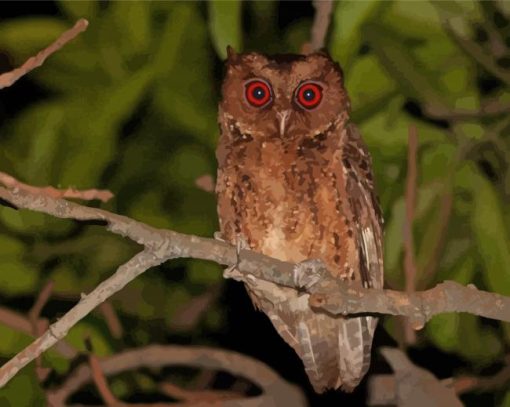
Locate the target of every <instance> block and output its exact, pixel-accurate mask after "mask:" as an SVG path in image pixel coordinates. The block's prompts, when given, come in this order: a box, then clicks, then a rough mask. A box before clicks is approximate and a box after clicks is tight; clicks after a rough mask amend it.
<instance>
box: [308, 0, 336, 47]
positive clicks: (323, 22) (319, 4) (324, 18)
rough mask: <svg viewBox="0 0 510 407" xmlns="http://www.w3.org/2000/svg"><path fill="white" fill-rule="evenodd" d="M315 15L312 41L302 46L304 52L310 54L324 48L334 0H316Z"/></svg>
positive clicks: (314, 4) (314, 2)
mask: <svg viewBox="0 0 510 407" xmlns="http://www.w3.org/2000/svg"><path fill="white" fill-rule="evenodd" d="M313 6H314V8H315V16H314V19H313V24H312V30H311V36H310V37H311V38H310V42H307V43H305V44H303V46H302V47H301V53H302V54H310V53H312V52H314V51H318V50H320V49H321V48H324V44H325V42H326V35H327V34H328V29H329V24H330V22H331V12H332V11H333V1H332V0H314V1H313Z"/></svg>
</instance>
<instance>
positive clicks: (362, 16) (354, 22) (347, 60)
mask: <svg viewBox="0 0 510 407" xmlns="http://www.w3.org/2000/svg"><path fill="white" fill-rule="evenodd" d="M390 4H391V1H377V0H366V1H340V2H338V3H336V8H335V11H334V13H333V17H332V24H333V30H332V33H331V40H330V52H331V56H332V57H333V59H334V60H336V61H338V62H339V63H340V65H341V66H342V69H343V70H344V71H345V72H351V65H352V63H353V59H354V57H355V56H356V54H357V53H358V51H359V48H360V46H361V42H362V38H363V37H362V26H363V24H364V23H365V22H367V21H370V20H372V19H373V18H374V17H376V16H377V17H378V18H380V15H381V14H383V13H384V11H385V9H386V8H387V7H388V6H389V5H390ZM352 71H353V72H355V70H354V69H353V70H352Z"/></svg>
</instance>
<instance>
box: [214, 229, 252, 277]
mask: <svg viewBox="0 0 510 407" xmlns="http://www.w3.org/2000/svg"><path fill="white" fill-rule="evenodd" d="M217 233H219V232H215V233H214V238H215V239H217V240H220V239H222V238H223V235H221V233H220V235H221V237H220V238H219V239H218V238H217ZM249 248H250V245H249V244H248V241H247V240H246V238H245V237H244V236H243V235H237V237H236V262H235V264H233V265H231V266H229V267H227V268H226V269H225V270H224V271H223V277H224V278H232V279H234V280H237V281H241V280H242V277H245V276H243V274H242V273H241V272H240V271H239V270H238V268H239V263H240V262H241V259H240V257H239V255H240V253H241V250H245V249H249ZM248 277H252V278H254V277H253V276H251V275H248Z"/></svg>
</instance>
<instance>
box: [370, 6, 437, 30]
mask: <svg viewBox="0 0 510 407" xmlns="http://www.w3.org/2000/svg"><path fill="white" fill-rule="evenodd" d="M441 2H442V1H441ZM435 3H438V2H435V1H405V0H396V1H392V2H391V6H390V9H389V10H388V11H387V12H386V13H384V14H383V15H382V16H381V19H380V20H381V21H382V22H383V24H384V25H386V26H387V27H392V29H394V30H395V31H396V33H397V34H398V35H399V36H400V37H401V38H402V39H410V38H411V39H417V38H428V37H429V36H433V35H436V34H440V33H442V26H441V19H440V18H439V14H438V13H437V10H436V9H435V7H434V4H435Z"/></svg>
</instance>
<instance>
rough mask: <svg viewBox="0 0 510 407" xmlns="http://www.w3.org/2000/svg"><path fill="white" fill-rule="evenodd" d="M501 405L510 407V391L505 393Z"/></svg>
mask: <svg viewBox="0 0 510 407" xmlns="http://www.w3.org/2000/svg"><path fill="white" fill-rule="evenodd" d="M500 405H501V407H510V390H508V391H507V392H506V393H505V396H504V397H503V400H502V401H501V404H500Z"/></svg>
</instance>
